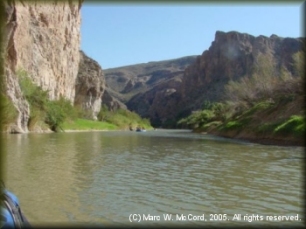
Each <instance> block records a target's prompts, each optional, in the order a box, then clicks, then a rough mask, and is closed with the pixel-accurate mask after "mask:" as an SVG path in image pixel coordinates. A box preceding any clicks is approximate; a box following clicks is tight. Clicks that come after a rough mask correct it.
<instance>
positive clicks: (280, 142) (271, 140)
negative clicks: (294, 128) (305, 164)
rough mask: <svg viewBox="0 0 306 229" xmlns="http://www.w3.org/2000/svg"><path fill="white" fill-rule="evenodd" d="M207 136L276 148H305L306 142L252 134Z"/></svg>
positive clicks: (215, 133) (209, 132) (213, 132)
mask: <svg viewBox="0 0 306 229" xmlns="http://www.w3.org/2000/svg"><path fill="white" fill-rule="evenodd" d="M205 133H207V134H212V135H215V136H219V137H223V138H228V139H237V140H243V141H249V142H252V143H258V144H261V145H275V146H288V147H289V146H294V147H305V140H304V139H302V140H299V139H292V138H291V139H290V137H288V138H277V137H264V136H262V137H257V136H254V135H251V134H249V133H248V134H245V135H243V134H239V135H236V136H234V135H231V134H225V133H223V134H222V133H218V132H215V131H208V132H205Z"/></svg>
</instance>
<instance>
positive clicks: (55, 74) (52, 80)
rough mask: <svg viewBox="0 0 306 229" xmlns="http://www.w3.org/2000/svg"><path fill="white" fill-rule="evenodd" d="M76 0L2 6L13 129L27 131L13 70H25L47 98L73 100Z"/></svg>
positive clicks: (77, 25) (76, 58) (76, 56)
mask: <svg viewBox="0 0 306 229" xmlns="http://www.w3.org/2000/svg"><path fill="white" fill-rule="evenodd" d="M81 3H82V0H79V1H67V2H58V1H48V2H42V1H10V3H7V2H5V5H4V6H5V9H6V15H5V16H6V19H5V21H6V25H5V26H6V28H5V34H6V35H5V37H6V43H5V47H6V51H7V52H6V61H5V69H6V73H5V75H6V79H5V82H4V85H5V87H6V89H5V90H6V94H7V95H8V97H9V98H10V99H11V100H12V101H13V103H14V106H15V107H16V109H17V110H18V112H19V117H18V120H17V121H16V128H17V130H16V131H17V132H27V126H26V125H27V120H28V118H29V112H30V111H29V106H28V104H27V102H26V101H25V100H24V99H23V98H22V95H21V92H20V88H19V85H18V79H17V75H16V72H17V70H19V69H22V70H25V71H27V72H28V74H29V76H30V77H31V78H32V80H33V82H34V83H35V84H37V85H38V86H41V87H42V88H43V89H44V90H48V91H49V97H50V99H58V98H59V97H61V96H63V97H64V98H66V99H69V100H70V101H71V102H73V101H74V97H75V80H76V77H77V73H78V64H79V58H80V54H79V49H80V23H81V16H80V7H81Z"/></svg>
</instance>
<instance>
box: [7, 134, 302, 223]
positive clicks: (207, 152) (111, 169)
mask: <svg viewBox="0 0 306 229" xmlns="http://www.w3.org/2000/svg"><path fill="white" fill-rule="evenodd" d="M1 137H2V138H3V139H2V142H3V143H4V144H3V147H2V153H3V158H4V160H5V162H6V163H5V164H4V165H2V166H4V171H5V173H4V174H3V176H4V177H3V179H4V181H5V184H6V187H7V188H8V189H9V190H10V191H12V192H14V193H15V194H16V195H17V196H18V198H19V201H20V204H21V207H22V209H23V211H24V213H25V215H26V216H27V218H28V220H29V221H30V223H32V224H33V225H51V224H56V225H63V224H79V223H80V224H81V225H84V224H85V225H92V224H93V225H95V224H98V225H106V226H108V225H119V226H120V225H121V226H134V225H135V226H137V225H169V226H171V225H178V226H180V225H189V224H190V225H193V226H194V225H200V226H205V225H212V226H213V225H215V226H220V225H234V226H235V225H238V226H240V225H241V226H245V225H247V226H250V227H252V226H258V225H274V226H290V225H292V226H293V225H304V222H305V219H304V218H303V217H304V215H303V210H304V209H303V206H304V196H303V193H304V190H303V189H304V186H303V180H304V179H303V174H304V166H303V165H304V159H303V157H304V148H303V147H281V146H267V145H260V144H254V143H249V142H246V141H238V140H229V139H225V138H220V137H215V136H212V135H203V134H195V133H191V132H190V131H188V130H156V131H147V132H144V133H138V132H131V131H102V132H74V133H48V134H32V133H31V134H19V135H2V136H1ZM279 216H280V218H279V219H280V220H278V218H273V217H279ZM290 216H292V217H291V218H288V217H290ZM165 217H166V218H167V219H165ZM170 217H171V219H170ZM290 219H291V220H290ZM131 221H133V222H131ZM136 221H137V222H136ZM138 221H139V222H138Z"/></svg>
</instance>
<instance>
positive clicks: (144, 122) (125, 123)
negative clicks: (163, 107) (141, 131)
mask: <svg viewBox="0 0 306 229" xmlns="http://www.w3.org/2000/svg"><path fill="white" fill-rule="evenodd" d="M98 120H99V121H104V122H108V123H111V124H114V125H115V126H117V127H118V128H120V129H126V128H129V127H132V128H133V129H135V128H136V127H137V126H141V127H143V128H145V129H151V128H152V126H151V124H150V121H149V120H148V119H143V118H141V117H140V116H139V115H138V114H136V113H135V112H131V111H129V110H124V109H118V110H116V111H110V110H108V108H107V107H106V106H103V107H102V108H101V110H100V112H99V114H98Z"/></svg>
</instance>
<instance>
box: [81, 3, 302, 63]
mask: <svg viewBox="0 0 306 229" xmlns="http://www.w3.org/2000/svg"><path fill="white" fill-rule="evenodd" d="M229 3H230V2H229ZM81 14H82V25H81V49H82V50H83V51H84V52H85V53H86V54H87V55H88V56H89V57H91V58H93V59H94V60H96V61H97V62H98V63H99V64H100V65H101V67H102V68H103V69H108V68H113V67H119V66H126V65H131V64H138V63H147V62H149V61H160V60H168V59H175V58H179V57H183V56H190V55H201V54H202V53H203V51H205V50H207V49H208V48H209V47H210V45H211V43H212V42H213V40H214V37H215V33H216V31H217V30H220V31H224V32H229V31H238V32H242V33H248V34H251V35H254V36H259V35H264V36H270V35H272V34H276V35H278V36H281V37H301V36H303V31H302V24H301V21H302V2H301V1H300V2H298V1H295V2H287V3H281V2H279V3H271V2H270V3H266V4H264V3H253V4H250V3H249V4H242V3H230V4H225V3H224V2H223V3H218V4H216V3H213V2H206V3H205V2H203V3H200V2H198V3H195V2H193V3H191V4H187V2H185V3H179V2H177V3H175V4H174V3H159V4H157V3H155V4H153V3H152V2H151V3H145V4H140V3H136V2H135V3H128V4H123V3H116V4H111V3H105V2H100V3H96V4H93V3H86V1H85V2H84V3H83V5H82V8H81Z"/></svg>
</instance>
